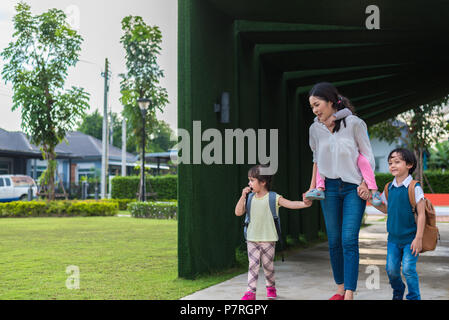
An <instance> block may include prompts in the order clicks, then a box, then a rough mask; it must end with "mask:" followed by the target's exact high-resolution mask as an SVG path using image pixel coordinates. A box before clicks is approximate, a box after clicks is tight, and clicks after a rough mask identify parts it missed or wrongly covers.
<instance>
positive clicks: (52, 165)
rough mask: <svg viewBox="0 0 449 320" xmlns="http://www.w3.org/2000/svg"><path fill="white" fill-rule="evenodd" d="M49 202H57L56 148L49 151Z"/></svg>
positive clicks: (50, 148)
mask: <svg viewBox="0 0 449 320" xmlns="http://www.w3.org/2000/svg"><path fill="white" fill-rule="evenodd" d="M47 162H48V165H47V174H48V176H47V177H48V180H47V181H48V186H47V187H48V200H50V201H53V200H55V170H56V153H55V149H54V147H49V148H48V149H47Z"/></svg>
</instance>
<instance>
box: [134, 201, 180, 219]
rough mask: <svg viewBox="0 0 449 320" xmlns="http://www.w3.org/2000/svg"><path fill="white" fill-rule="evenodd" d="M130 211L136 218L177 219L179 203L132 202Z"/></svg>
mask: <svg viewBox="0 0 449 320" xmlns="http://www.w3.org/2000/svg"><path fill="white" fill-rule="evenodd" d="M128 210H129V211H130V212H131V215H132V216H133V217H135V218H150V219H175V220H176V219H177V213H178V203H177V202H175V201H171V202H132V203H130V204H128Z"/></svg>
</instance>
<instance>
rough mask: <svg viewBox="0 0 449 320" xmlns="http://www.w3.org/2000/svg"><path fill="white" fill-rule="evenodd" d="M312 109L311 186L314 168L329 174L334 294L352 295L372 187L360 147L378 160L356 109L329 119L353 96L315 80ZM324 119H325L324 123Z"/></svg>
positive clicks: (340, 297) (327, 195) (327, 203)
mask: <svg viewBox="0 0 449 320" xmlns="http://www.w3.org/2000/svg"><path fill="white" fill-rule="evenodd" d="M309 102H310V106H311V108H312V111H313V113H314V114H315V115H316V116H317V117H318V120H319V121H317V122H314V123H313V124H312V125H311V126H310V129H309V143H310V147H311V149H312V152H313V162H314V164H313V173H312V180H311V183H310V189H309V190H311V189H315V187H316V171H317V169H318V171H319V173H320V175H321V177H322V178H323V179H325V187H326V189H325V199H324V200H322V201H321V207H322V209H323V214H324V220H325V224H326V230H327V237H328V241H329V254H330V260H331V265H332V271H333V275H334V280H335V282H336V284H337V286H338V288H337V293H336V294H335V295H334V296H332V297H331V300H343V299H345V300H352V299H353V293H354V291H355V290H356V288H357V279H358V271H359V246H358V237H359V231H360V224H361V221H362V216H363V213H364V211H365V206H366V200H367V199H368V197H369V190H368V188H367V186H366V184H365V183H364V181H363V177H362V175H361V173H360V170H359V169H358V167H357V159H358V156H359V153H360V154H362V155H363V156H365V157H366V158H367V159H368V160H369V162H370V164H371V167H372V168H373V170H374V167H375V161H374V156H373V152H372V149H371V144H370V141H369V138H368V134H367V127H366V124H365V122H364V121H363V120H361V119H360V118H358V117H357V116H355V115H351V116H348V117H346V118H344V119H341V120H336V121H335V122H332V121H326V120H328V119H329V118H330V117H332V116H333V115H334V113H335V112H337V111H338V110H342V109H344V108H349V109H351V111H352V112H353V113H354V108H353V106H352V105H351V103H350V101H349V100H348V99H347V98H345V97H343V96H341V95H340V94H339V92H338V91H337V89H336V88H335V87H334V86H333V85H332V84H330V83H327V82H322V83H318V84H316V85H315V86H314V87H313V88H312V90H311V91H310V93H309ZM324 123H326V124H324Z"/></svg>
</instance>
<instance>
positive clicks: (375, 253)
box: [183, 216, 449, 300]
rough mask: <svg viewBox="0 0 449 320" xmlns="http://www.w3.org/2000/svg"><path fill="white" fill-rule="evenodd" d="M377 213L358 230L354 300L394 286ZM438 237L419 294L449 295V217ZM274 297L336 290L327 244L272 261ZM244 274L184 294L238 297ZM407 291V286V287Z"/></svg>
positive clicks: (424, 259)
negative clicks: (358, 252) (275, 293)
mask: <svg viewBox="0 0 449 320" xmlns="http://www.w3.org/2000/svg"><path fill="white" fill-rule="evenodd" d="M378 220H379V216H368V217H367V223H369V224H371V225H370V226H369V227H366V228H363V229H362V230H361V231H360V236H359V239H360V269H359V279H358V288H357V291H356V293H355V295H354V299H357V300H390V299H391V297H392V290H391V287H390V284H389V282H388V276H387V274H386V272H385V259H386V254H387V242H386V241H387V234H386V225H385V222H380V221H378ZM438 227H439V229H440V234H441V241H440V242H439V244H438V246H437V249H436V250H435V251H433V252H426V253H423V254H421V255H420V257H419V260H418V266H417V269H418V275H419V278H420V289H421V297H422V299H435V300H449V223H438ZM275 272H276V288H277V292H278V299H283V300H327V299H329V298H330V297H331V296H332V295H333V294H334V293H335V290H336V285H335V283H334V280H333V277H332V272H331V266H330V261H329V253H328V246H327V242H326V243H321V244H318V245H315V246H313V247H310V248H307V249H303V250H301V251H299V252H297V253H294V254H291V255H289V256H288V257H286V259H285V261H284V262H282V261H276V262H275ZM246 281H247V274H246V273H245V274H242V275H239V276H237V277H234V278H232V279H230V280H228V281H225V282H223V283H220V284H217V285H215V286H212V287H209V288H207V289H204V290H201V291H198V292H196V293H194V294H191V295H189V296H186V297H184V298H183V300H238V299H240V298H241V296H242V295H243V293H244V291H245V290H246ZM257 288H259V290H258V292H257V299H258V300H265V299H266V292H265V277H264V275H263V271H262V268H261V270H260V275H259V281H258V285H257ZM406 292H407V291H406Z"/></svg>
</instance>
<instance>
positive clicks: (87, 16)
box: [0, 0, 178, 131]
mask: <svg viewBox="0 0 449 320" xmlns="http://www.w3.org/2000/svg"><path fill="white" fill-rule="evenodd" d="M25 2H26V3H28V4H29V5H30V6H31V10H32V13H33V14H41V13H42V12H45V11H48V10H49V9H51V8H57V9H61V10H63V11H65V12H66V14H67V16H68V22H69V23H70V24H71V26H72V28H74V29H76V30H77V31H78V32H79V34H80V35H81V36H82V37H83V39H84V42H83V44H82V51H81V53H80V62H78V64H77V65H76V67H75V68H71V69H70V70H69V75H68V78H67V80H66V87H70V86H72V85H74V86H78V87H82V88H84V89H85V90H86V91H87V92H89V93H90V110H89V111H88V113H92V112H94V111H95V109H98V110H99V111H100V112H101V113H103V105H104V78H103V77H102V76H101V72H103V71H104V65H105V58H108V59H109V62H110V66H111V71H112V80H111V83H110V90H109V98H108V99H109V103H108V105H109V108H110V110H112V112H116V113H120V112H121V111H122V110H123V106H122V105H121V103H120V101H119V98H120V78H119V77H118V74H120V73H124V72H125V71H126V68H125V51H124V49H123V47H122V45H121V44H120V37H121V36H122V30H121V20H122V19H123V18H124V17H125V16H128V15H139V16H141V17H142V18H143V19H144V21H145V22H146V23H147V24H149V25H152V26H154V25H157V26H158V27H159V28H160V30H161V32H162V46H161V47H162V50H161V55H160V57H159V59H158V63H159V66H160V67H161V68H162V70H164V73H165V78H164V79H162V80H161V85H162V86H163V87H164V88H166V89H167V91H168V95H169V104H168V105H167V106H166V107H165V110H164V112H163V113H160V112H158V113H157V117H158V119H159V120H164V121H165V122H167V123H168V124H169V125H170V127H171V128H172V129H173V130H176V128H177V82H178V80H177V64H178V62H177V28H178V20H177V16H178V8H177V0H126V1H118V0H27V1H25ZM17 3H18V0H1V1H0V30H1V32H0V50H1V51H3V49H4V48H6V47H7V46H8V43H9V42H11V41H12V34H13V33H14V26H13V22H12V19H13V16H14V14H15V9H14V7H15V5H16V4H17ZM3 65H4V61H3V60H1V58H0V68H1V69H3ZM11 88H12V86H11V84H10V83H8V84H5V81H4V80H3V79H1V81H0V128H2V129H5V130H8V131H21V128H20V125H21V117H20V111H14V112H13V111H11V108H12V95H13V92H12V89H11Z"/></svg>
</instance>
